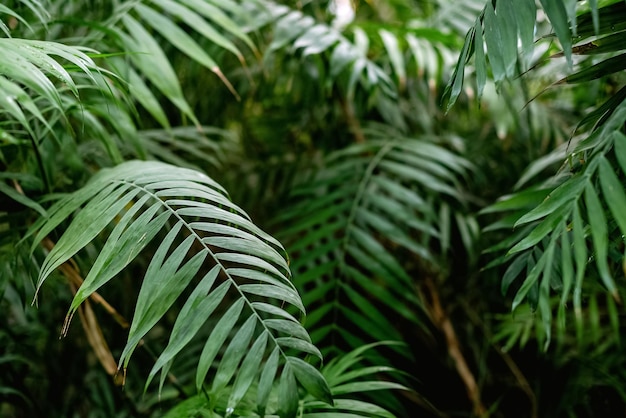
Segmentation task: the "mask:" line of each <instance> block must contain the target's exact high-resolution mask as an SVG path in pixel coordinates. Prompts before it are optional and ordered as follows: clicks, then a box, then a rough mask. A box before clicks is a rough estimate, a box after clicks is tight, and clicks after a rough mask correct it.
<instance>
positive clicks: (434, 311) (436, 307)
mask: <svg viewBox="0 0 626 418" xmlns="http://www.w3.org/2000/svg"><path fill="white" fill-rule="evenodd" d="M425 283H426V288H427V290H428V293H429V296H430V302H431V306H430V313H431V315H432V320H433V323H434V324H435V326H437V328H439V330H441V332H442V333H443V335H444V337H445V339H446V345H447V346H448V355H449V356H450V358H452V360H453V361H454V365H455V367H456V370H457V373H458V374H459V376H460V377H461V380H462V381H463V384H464V385H465V389H466V391H467V397H468V398H469V400H470V401H471V402H472V405H473V408H474V414H475V415H477V416H483V415H485V414H486V409H485V406H484V405H483V403H482V401H481V400H480V389H479V388H478V385H477V384H476V378H474V374H473V373H472V371H471V370H470V368H469V366H468V365H467V361H465V357H464V356H463V353H462V352H461V345H460V343H459V339H458V338H457V336H456V332H454V327H453V326H452V322H451V321H450V318H449V317H448V315H447V313H446V312H445V310H444V309H443V306H441V300H440V298H439V291H438V290H437V286H436V285H435V282H434V281H433V279H432V278H430V277H427V278H426V280H425Z"/></svg>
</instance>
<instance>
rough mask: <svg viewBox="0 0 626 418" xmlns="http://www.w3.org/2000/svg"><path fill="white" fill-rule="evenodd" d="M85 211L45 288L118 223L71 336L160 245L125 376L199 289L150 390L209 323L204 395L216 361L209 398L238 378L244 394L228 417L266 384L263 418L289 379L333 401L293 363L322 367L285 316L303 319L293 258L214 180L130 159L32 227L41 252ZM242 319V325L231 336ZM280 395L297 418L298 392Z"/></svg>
mask: <svg viewBox="0 0 626 418" xmlns="http://www.w3.org/2000/svg"><path fill="white" fill-rule="evenodd" d="M79 209H80V210H79ZM76 210H79V211H78V213H77V215H76V216H75V217H74V219H73V221H72V223H71V224H70V226H69V227H68V228H67V230H66V231H65V233H64V234H63V236H62V237H61V238H60V239H59V241H58V242H57V244H56V246H55V247H54V249H53V250H52V251H51V252H50V253H49V254H48V256H47V257H46V260H45V262H44V264H43V266H42V268H41V272H40V276H39V279H38V282H37V287H38V288H40V287H41V285H42V284H43V283H44V281H45V280H46V278H47V277H48V276H49V275H50V274H51V273H52V271H54V270H55V269H56V268H57V267H58V266H60V265H61V264H62V263H64V262H66V261H67V260H69V259H70V258H71V257H72V256H74V255H75V254H76V253H77V252H78V251H80V250H81V249H82V248H83V247H84V246H85V245H87V244H88V243H90V242H91V241H92V240H93V239H94V238H95V237H96V236H97V235H99V234H101V233H102V231H103V230H104V229H105V228H106V227H107V226H108V225H110V224H112V225H113V229H112V231H111V233H110V235H109V237H108V239H107V241H106V243H105V244H104V247H103V248H102V250H101V251H100V254H99V255H98V257H97V259H96V260H95V262H94V264H93V266H92V267H91V270H90V271H89V274H88V275H87V277H86V279H85V281H84V283H83V285H82V286H81V288H80V289H79V290H78V292H77V293H76V296H75V297H74V300H73V301H72V305H71V307H70V309H69V312H68V315H67V319H66V323H65V326H64V332H66V331H67V327H68V326H69V323H70V321H71V318H72V315H73V314H74V313H75V312H76V310H77V309H78V307H79V306H80V304H81V303H83V302H84V301H85V300H86V299H87V298H88V297H89V296H90V295H91V294H93V292H95V291H96V290H98V289H99V288H100V287H102V286H104V285H105V284H106V283H107V282H108V281H110V280H111V279H113V278H114V277H115V276H116V275H117V274H118V273H119V272H120V271H122V270H123V269H124V268H125V267H126V266H128V265H129V263H131V262H132V261H133V259H134V258H135V257H137V255H138V254H139V253H140V252H141V251H142V250H143V249H144V248H145V247H146V246H147V245H148V243H150V242H151V241H152V240H153V239H154V238H155V237H157V236H161V241H160V244H159V245H158V248H157V250H156V252H155V253H154V255H153V256H152V259H151V261H150V264H149V266H148V268H147V270H146V273H145V276H144V280H143V283H142V285H141V289H140V291H139V296H138V299H137V303H136V308H135V314H134V317H133V320H132V324H131V327H130V331H129V336H128V342H127V344H126V346H125V348H124V350H123V353H122V355H121V359H120V367H123V368H124V369H126V367H127V366H128V363H129V360H130V357H131V355H132V353H133V351H134V350H135V348H136V347H137V345H138V344H139V342H140V341H141V339H142V338H143V337H144V336H145V335H146V333H147V332H148V331H149V330H150V329H151V328H152V327H153V326H154V325H155V324H156V323H157V322H158V321H159V319H160V318H161V317H162V316H163V315H164V314H165V313H166V312H167V311H168V309H169V308H170V307H171V306H172V305H173V304H174V302H175V301H176V300H177V299H178V298H179V297H180V296H181V294H182V292H183V291H184V290H185V289H186V288H188V287H192V288H193V291H192V292H191V294H190V295H189V296H188V298H187V300H186V303H185V304H184V306H183V307H182V309H181V311H180V312H179V314H178V319H177V321H176V323H175V325H174V328H173V330H172V334H171V336H170V343H169V344H168V346H167V347H166V348H165V349H164V351H163V352H162V353H161V355H160V357H159V358H158V360H157V362H156V364H155V366H154V367H153V369H152V371H151V373H150V376H149V378H148V383H149V382H150V380H151V379H152V378H153V376H154V375H155V374H156V373H157V372H159V371H160V370H161V369H163V373H166V372H167V370H168V369H169V366H170V365H171V362H172V361H173V359H174V358H175V356H176V355H177V354H178V353H179V352H180V350H181V349H182V348H183V347H184V346H185V345H186V344H187V343H188V342H189V341H190V340H191V339H192V338H193V337H194V336H195V335H196V333H197V332H198V330H199V329H200V327H201V326H203V325H204V324H205V322H206V321H207V319H209V318H211V319H212V320H216V321H218V322H217V324H216V325H215V327H214V329H213V332H212V333H211V335H210V337H209V338H208V339H207V341H206V344H205V346H204V350H203V351H202V354H201V355H200V359H199V362H198V367H197V376H196V384H197V386H198V389H200V388H201V387H202V386H203V385H204V382H205V379H206V376H207V373H208V371H209V368H210V367H211V366H212V365H216V364H217V365H218V366H217V370H216V372H215V375H214V376H213V378H212V383H211V387H210V389H209V393H211V394H213V395H215V397H217V395H219V394H220V393H223V391H224V390H225V388H227V386H228V384H229V383H230V382H231V380H232V379H233V376H234V375H235V373H237V377H236V379H235V381H234V386H233V387H232V388H230V387H229V388H230V389H229V390H231V392H230V395H229V396H230V400H229V403H228V408H235V407H236V406H237V404H238V403H239V401H240V400H241V399H242V397H243V395H244V394H245V393H246V391H247V389H248V388H249V387H250V385H251V384H252V382H253V381H255V380H257V379H259V378H260V381H259V390H260V391H262V392H263V393H264V394H265V397H264V398H263V399H259V404H258V407H259V413H261V414H263V410H264V408H265V405H266V402H267V399H268V398H267V397H268V396H269V392H270V388H271V387H272V384H273V382H274V380H275V379H278V378H280V379H281V381H288V382H291V381H294V382H295V380H294V379H296V380H297V381H299V382H300V383H301V384H302V385H303V386H304V388H305V389H306V390H308V391H309V392H311V393H313V394H314V395H315V396H316V397H318V398H319V399H322V400H324V401H325V402H330V403H332V400H331V398H330V392H329V391H328V387H327V386H326V383H325V381H324V379H323V378H322V377H321V375H320V374H319V372H317V370H316V369H315V368H314V367H313V366H304V364H308V363H303V362H302V360H300V359H299V358H298V357H295V356H294V355H295V354H311V355H313V356H317V357H320V358H321V354H320V352H319V350H318V349H317V348H316V347H315V346H314V345H313V344H311V341H310V338H309V336H308V333H307V332H306V330H305V329H304V328H303V327H302V325H300V323H299V322H298V320H297V319H296V318H294V317H293V316H292V315H291V314H289V313H288V312H287V311H286V310H285V309H286V307H283V306H291V307H294V308H295V309H296V311H300V312H302V313H303V312H304V307H303V305H302V302H301V300H300V297H299V295H298V293H297V292H296V290H295V288H294V286H293V285H292V284H291V282H290V273H289V266H288V264H287V258H286V254H285V251H284V250H283V248H282V246H281V245H280V243H279V242H278V241H276V240H275V239H274V238H272V237H271V236H269V235H267V234H266V233H264V232H263V231H261V230H260V229H259V228H257V227H256V226H255V225H254V224H253V223H252V222H251V221H250V219H249V217H248V216H247V215H246V214H245V213H244V212H243V211H242V210H241V209H239V208H238V207H237V206H236V205H234V204H233V203H232V202H231V201H230V200H229V198H228V195H227V194H226V192H225V191H224V190H223V189H222V188H221V186H219V185H218V184H217V183H215V182H214V181H213V180H212V179H210V178H209V177H208V176H206V175H203V174H201V173H199V172H196V171H192V170H189V169H183V168H177V167H174V166H170V165H167V164H163V163H156V162H138V161H134V162H127V163H124V164H122V165H119V166H117V167H115V168H112V169H106V170H102V171H101V172H100V173H99V174H98V175H97V176H95V177H94V178H93V180H92V181H91V182H90V183H89V184H88V185H86V186H85V187H84V188H82V189H80V190H78V191H77V192H75V193H74V194H72V195H69V196H67V197H66V198H64V199H62V200H61V201H59V202H58V203H57V204H55V205H54V206H53V207H52V208H51V209H50V210H49V217H48V218H46V219H43V220H41V221H40V222H38V223H37V224H36V225H35V226H34V229H33V232H35V231H36V234H37V235H36V238H35V243H34V244H33V245H37V243H38V242H39V241H40V240H41V239H43V238H44V237H46V236H47V235H48V234H49V233H50V232H51V231H52V230H53V229H55V228H56V227H57V226H58V225H59V224H60V223H61V222H63V221H64V220H65V219H66V218H68V217H69V216H70V215H71V214H72V213H74V212H75V211H76ZM227 296H228V297H227ZM224 304H227V305H224ZM218 308H221V309H218ZM241 321H243V322H244V323H243V325H241V326H240V328H238V330H237V331H236V332H235V333H234V335H233V334H232V331H233V330H236V329H237V328H236V325H237V324H238V323H240V322H241ZM222 349H225V351H223V353H222ZM220 357H221V360H220V361H216V359H217V358H220ZM264 360H266V361H265V362H264V365H262V363H263V361H264ZM214 361H215V362H214ZM281 364H282V365H283V369H282V372H280V373H279V372H278V367H279V365H281ZM261 372H262V373H261ZM259 375H260V377H259ZM283 386H284V387H283ZM281 387H282V389H280V390H281V391H282V392H284V393H283V395H285V396H282V397H281V405H282V406H281V408H282V410H283V411H292V405H291V404H290V403H289V402H291V401H290V400H291V399H296V401H297V399H298V394H297V386H296V385H295V384H293V385H292V384H289V385H286V386H285V385H282V384H281ZM212 399H213V397H212ZM282 416H291V415H289V414H287V413H284V414H282Z"/></svg>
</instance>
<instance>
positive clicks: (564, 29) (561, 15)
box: [540, 0, 572, 65]
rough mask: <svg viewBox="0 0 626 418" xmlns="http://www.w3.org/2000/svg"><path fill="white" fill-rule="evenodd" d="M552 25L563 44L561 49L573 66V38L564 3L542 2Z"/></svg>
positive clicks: (550, 0)
mask: <svg viewBox="0 0 626 418" xmlns="http://www.w3.org/2000/svg"><path fill="white" fill-rule="evenodd" d="M540 2H541V5H542V6H543V9H544V11H545V12H546V15H547V16H548V19H550V23H552V26H553V27H554V31H555V32H556V36H557V38H559V41H560V42H561V47H562V48H563V52H564V54H565V58H566V59H567V62H568V64H569V65H572V38H571V36H572V35H571V32H570V29H569V23H568V17H567V11H566V10H565V6H564V3H563V2H562V1H554V0H540Z"/></svg>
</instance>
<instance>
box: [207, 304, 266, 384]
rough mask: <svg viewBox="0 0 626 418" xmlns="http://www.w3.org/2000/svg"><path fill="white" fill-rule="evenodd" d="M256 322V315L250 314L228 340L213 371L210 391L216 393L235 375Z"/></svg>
mask: <svg viewBox="0 0 626 418" xmlns="http://www.w3.org/2000/svg"><path fill="white" fill-rule="evenodd" d="M257 322H258V319H257V317H256V316H254V315H252V316H250V317H249V318H248V319H247V320H246V322H245V323H244V324H243V325H242V326H241V328H240V329H239V331H237V333H236V334H235V336H234V337H233V339H232V340H231V341H230V344H229V345H228V347H227V348H226V351H225V352H224V355H223V357H222V361H221V362H220V365H219V367H218V368H217V371H216V372H215V377H214V378H213V385H212V386H211V393H213V394H218V393H219V392H220V391H221V390H222V389H224V388H225V387H226V385H227V384H228V382H230V379H232V377H233V376H234V375H235V372H236V371H237V366H238V365H239V363H240V362H241V359H242V358H243V356H244V355H245V354H246V351H247V350H248V346H249V344H250V340H251V339H252V335H253V334H254V330H255V328H256V325H257Z"/></svg>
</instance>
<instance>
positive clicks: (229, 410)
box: [226, 406, 235, 417]
mask: <svg viewBox="0 0 626 418" xmlns="http://www.w3.org/2000/svg"><path fill="white" fill-rule="evenodd" d="M233 412H235V410H234V409H233V408H231V407H230V406H229V407H228V408H226V416H227V417H229V416H231V415H232V414H233Z"/></svg>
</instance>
